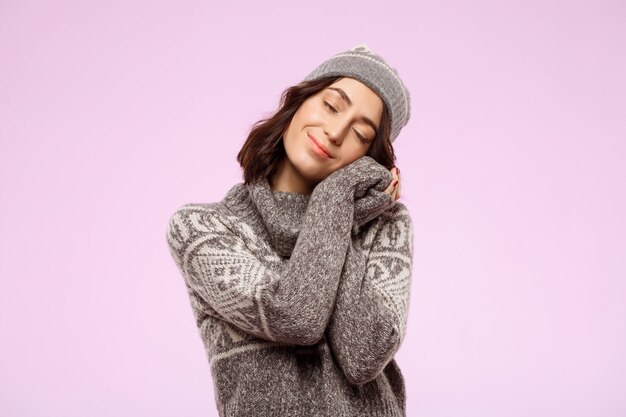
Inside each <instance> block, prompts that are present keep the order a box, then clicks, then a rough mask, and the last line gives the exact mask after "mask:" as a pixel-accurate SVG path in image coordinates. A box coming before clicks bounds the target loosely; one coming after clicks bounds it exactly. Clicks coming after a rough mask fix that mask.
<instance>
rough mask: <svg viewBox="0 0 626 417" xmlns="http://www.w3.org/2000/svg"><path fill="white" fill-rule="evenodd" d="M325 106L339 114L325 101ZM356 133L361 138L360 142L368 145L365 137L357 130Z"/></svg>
mask: <svg viewBox="0 0 626 417" xmlns="http://www.w3.org/2000/svg"><path fill="white" fill-rule="evenodd" d="M324 104H325V105H326V107H328V108H329V109H331V110H332V112H333V113H337V109H335V108H334V107H333V106H331V105H330V104H329V103H328V102H327V101H324ZM353 130H354V129H353ZM354 132H355V133H356V136H357V137H358V138H359V140H360V141H361V142H363V143H368V141H367V140H366V139H365V138H364V137H363V136H361V134H360V133H359V132H357V131H356V130H354Z"/></svg>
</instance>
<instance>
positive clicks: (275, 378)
mask: <svg viewBox="0 0 626 417" xmlns="http://www.w3.org/2000/svg"><path fill="white" fill-rule="evenodd" d="M392 179H393V177H392V175H391V173H390V172H389V171H388V170H387V169H386V168H385V167H383V166H382V165H380V164H378V163H377V162H375V161H374V159H372V158H370V157H368V156H364V157H361V158H359V159H357V160H356V161H354V162H353V163H351V164H349V165H347V166H344V167H342V168H340V169H339V170H336V171H335V172H333V173H332V174H331V175H329V176H328V177H327V178H326V179H324V180H323V181H321V182H320V183H318V184H317V186H316V187H315V188H314V190H313V192H312V193H311V194H299V193H293V192H284V191H274V190H272V189H271V187H270V185H269V182H268V181H267V180H265V179H264V180H259V181H257V182H256V183H252V184H248V185H244V184H243V183H240V184H237V185H235V186H233V187H232V188H231V189H230V190H229V191H228V192H227V194H226V196H225V197H224V199H223V200H222V201H220V202H215V203H204V204H185V205H183V206H181V207H180V208H179V209H178V210H176V212H175V213H174V214H173V215H172V217H171V219H170V222H169V225H168V228H167V242H168V245H169V249H170V252H171V254H172V256H173V258H174V260H175V262H176V264H177V266H178V268H179V270H180V272H181V274H182V276H183V277H184V282H185V285H186V288H187V291H188V294H189V297H190V300H191V306H192V310H193V313H194V316H195V319H196V324H197V326H198V329H199V334H200V336H201V338H202V340H203V343H204V347H205V349H206V352H207V358H208V361H209V364H210V368H211V375H212V377H213V382H214V391H215V400H216V403H217V408H218V412H219V415H220V416H222V417H245V416H255V417H263V416H315V417H322V416H329V417H330V416H332V417H335V416H337V417H339V416H346V417H348V416H381V417H395V416H406V391H405V384H404V377H403V375H402V373H401V371H400V369H399V367H398V365H397V363H396V361H395V359H394V358H393V356H394V354H395V353H396V352H397V350H398V349H399V347H400V345H401V343H402V341H403V339H404V336H405V331H406V325H407V317H408V306H409V297H410V286H411V270H412V255H413V229H412V222H411V218H410V216H409V212H408V210H407V208H406V206H405V205H404V204H402V203H400V202H396V201H395V200H393V198H392V197H391V196H390V195H389V194H387V193H384V192H383V190H384V189H385V188H386V187H387V185H388V184H389V183H390V182H391V180H392Z"/></svg>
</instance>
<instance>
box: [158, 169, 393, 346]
mask: <svg viewBox="0 0 626 417" xmlns="http://www.w3.org/2000/svg"><path fill="white" fill-rule="evenodd" d="M371 161H373V160H371V159H361V160H357V161H355V162H354V163H352V164H350V165H348V166H346V167H343V168H341V169H339V170H337V171H335V172H333V173H332V174H331V175H330V176H328V177H327V178H326V179H325V180H324V181H322V182H320V183H319V184H318V185H317V187H315V189H314V191H313V194H312V195H311V198H310V200H309V205H308V207H307V212H306V213H305V216H304V218H303V224H302V227H301V230H300V234H299V236H298V240H297V242H296V244H295V247H294V249H293V252H292V254H291V257H290V259H289V260H288V261H287V263H286V266H285V267H284V268H283V269H282V270H281V272H280V273H277V272H275V271H274V268H269V267H268V266H267V265H266V264H265V263H263V262H261V261H260V260H259V259H257V258H256V257H255V256H254V255H253V254H252V252H250V251H249V250H248V248H247V245H251V244H256V243H258V242H245V241H244V240H243V239H242V238H241V237H240V236H239V235H237V234H236V233H233V231H232V230H230V229H229V228H228V227H226V225H225V224H224V222H223V221H220V216H219V215H218V214H217V212H216V210H217V209H216V208H215V207H211V206H210V205H209V206H202V205H191V204H188V205H185V206H183V207H181V208H179V209H178V210H177V211H176V212H175V213H174V215H173V216H172V217H171V219H170V222H169V227H168V230H167V242H168V245H169V248H170V252H171V254H172V256H173V257H174V260H175V261H176V264H177V265H178V267H179V269H180V271H181V273H182V275H183V276H184V278H185V282H186V284H187V286H188V288H189V289H190V291H192V292H194V293H195V294H197V295H198V296H199V298H200V299H202V300H203V301H204V302H205V303H206V304H208V305H209V306H210V307H211V308H212V309H213V310H214V311H215V313H216V314H218V315H219V316H220V318H222V319H224V320H226V321H227V322H229V323H231V324H233V325H234V326H236V327H238V328H240V329H241V330H243V331H245V332H247V333H249V334H252V335H254V336H256V337H259V338H262V339H265V340H271V341H277V342H282V343H287V344H298V345H310V344H315V343H317V342H318V341H319V340H320V339H321V338H322V337H323V335H324V330H325V328H326V326H327V324H328V321H329V320H330V315H331V313H332V310H333V308H334V303H335V297H336V294H337V287H338V285H339V280H340V275H341V270H342V267H343V264H344V260H345V255H346V251H347V249H348V244H349V241H350V228H351V225H352V219H353V216H354V202H353V193H354V189H355V186H353V185H352V184H354V179H356V178H359V179H360V181H361V182H365V183H367V182H368V181H369V182H370V183H372V184H373V183H378V182H380V180H381V174H380V171H378V172H377V171H375V170H371V165H370V164H371ZM383 169H384V168H383ZM363 178H364V179H363ZM383 181H386V182H389V181H388V176H387V174H385V176H384V177H383ZM385 186H386V184H385ZM361 187H363V185H361ZM247 238H248V239H252V240H254V239H257V238H256V237H255V236H254V235H252V234H250V235H247Z"/></svg>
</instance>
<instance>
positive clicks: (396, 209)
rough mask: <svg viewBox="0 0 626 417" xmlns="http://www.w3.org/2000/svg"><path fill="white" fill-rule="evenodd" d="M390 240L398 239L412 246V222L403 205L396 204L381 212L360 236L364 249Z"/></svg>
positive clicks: (406, 208)
mask: <svg viewBox="0 0 626 417" xmlns="http://www.w3.org/2000/svg"><path fill="white" fill-rule="evenodd" d="M390 238H394V239H400V240H401V241H403V242H404V243H405V244H412V241H413V222H412V220H411V213H410V212H409V209H408V207H407V206H406V205H405V204H404V203H401V202H396V203H395V204H394V205H393V206H391V207H390V208H389V209H387V210H385V211H384V212H382V213H381V214H380V215H379V216H378V217H377V218H376V219H375V220H373V221H372V222H371V223H370V224H369V227H368V228H367V229H366V230H364V231H363V234H362V239H363V246H364V247H365V248H369V247H371V246H372V245H373V244H375V243H377V244H380V243H381V242H386V241H388V240H389V239H390ZM409 242H410V243H409Z"/></svg>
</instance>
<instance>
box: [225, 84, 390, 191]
mask: <svg viewBox="0 0 626 417" xmlns="http://www.w3.org/2000/svg"><path fill="white" fill-rule="evenodd" d="M341 78H344V77H343V76H332V77H324V78H318V79H315V80H310V81H303V82H301V83H299V84H297V85H295V86H292V87H289V88H287V89H286V90H285V91H283V93H282V95H281V98H280V106H279V109H278V111H277V112H276V113H275V114H274V115H273V116H270V117H267V118H265V119H261V120H259V121H258V122H256V123H255V124H253V125H252V129H251V131H250V134H249V135H248V138H247V139H246V141H245V143H244V144H243V146H242V148H241V150H240V151H239V153H238V154H237V162H239V164H240V165H241V167H242V169H243V177H244V183H245V184H250V183H252V182H255V181H256V180H258V179H261V178H262V176H265V177H266V178H267V179H268V180H269V179H271V178H272V177H273V176H274V174H275V173H276V172H277V171H278V168H279V167H280V164H281V163H282V162H283V160H284V158H285V157H286V156H287V154H286V153H285V146H284V144H283V141H282V136H283V133H284V132H285V130H286V129H287V126H288V125H289V122H290V121H291V118H292V117H293V115H294V114H295V113H296V111H297V110H298V108H299V107H300V105H301V104H302V103H303V102H304V101H305V100H306V99H308V98H309V97H311V96H312V95H315V94H316V93H317V92H319V91H321V90H323V89H324V88H326V87H328V86H329V85H331V84H332V83H334V82H335V81H337V80H339V79H341ZM390 136H391V116H390V115H389V109H388V108H387V106H386V104H385V102H383V112H382V116H381V120H380V128H379V129H378V133H377V135H376V137H375V138H374V140H373V142H372V144H371V145H370V147H369V149H368V152H367V155H368V156H370V157H372V158H373V159H374V160H375V161H376V162H378V163H379V164H381V165H383V166H384V167H386V168H387V169H391V167H393V166H394V164H395V160H396V157H395V154H394V151H393V146H392V145H391V139H390Z"/></svg>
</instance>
